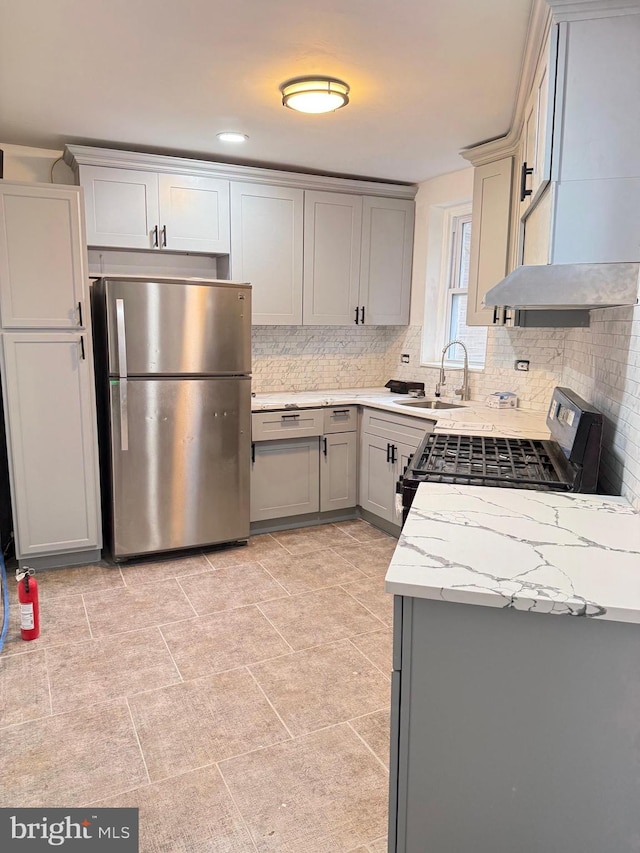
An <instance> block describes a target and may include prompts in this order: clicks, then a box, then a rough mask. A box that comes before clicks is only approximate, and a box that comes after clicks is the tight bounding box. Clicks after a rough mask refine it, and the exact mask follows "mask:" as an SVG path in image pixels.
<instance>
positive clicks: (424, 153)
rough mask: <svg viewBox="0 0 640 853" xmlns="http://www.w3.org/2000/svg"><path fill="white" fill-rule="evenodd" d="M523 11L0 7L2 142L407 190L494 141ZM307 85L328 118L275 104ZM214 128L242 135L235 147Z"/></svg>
mask: <svg viewBox="0 0 640 853" xmlns="http://www.w3.org/2000/svg"><path fill="white" fill-rule="evenodd" d="M530 7H531V0H339V2H338V0H322V2H313V3H312V2H308V0H298V2H294V0H227V2H225V0H0V139H1V140H2V141H3V142H5V143H12V144H16V145H33V146H38V147H46V148H61V147H62V146H63V145H64V143H66V142H77V143H84V144H96V145H106V146H113V147H119V148H130V149H135V150H149V151H163V152H166V153H175V154H182V155H185V156H199V157H204V158H208V159H213V160H216V159H218V160H229V161H236V162H246V163H252V164H262V165H277V166H282V167H288V168H294V169H296V168H297V169H300V170H302V171H305V170H307V171H321V172H329V173H332V174H345V175H358V176H362V177H371V178H379V179H388V180H395V181H410V182H414V181H421V180H424V179H425V178H428V177H432V176H433V175H438V174H443V173H445V172H450V171H453V170H455V169H459V168H462V167H463V166H464V165H466V164H465V161H464V160H462V159H461V158H460V156H459V153H458V152H459V150H460V149H461V148H463V147H465V146H468V145H471V144H473V143H476V142H480V141H483V140H485V139H489V138H492V137H495V136H499V135H502V134H503V133H506V132H507V131H508V129H509V125H510V122H511V115H512V110H513V106H514V102H515V96H516V89H517V85H518V79H519V74H520V65H521V61H522V55H523V52H524V43H525V37H526V30H527V23H528V18H529V12H530ZM311 73H321V74H330V75H335V76H337V77H339V78H341V79H343V80H346V81H347V82H348V83H349V84H350V85H351V103H350V104H349V105H348V106H347V107H345V108H344V109H342V110H339V111H338V112H336V113H329V114H327V115H321V116H311V115H303V114H301V113H295V112H293V111H291V110H287V109H285V108H284V107H282V105H281V103H280V94H279V92H278V86H279V84H280V83H281V82H283V81H284V80H286V79H288V78H290V77H294V76H298V75H302V74H311ZM221 130H240V131H242V132H244V133H247V134H248V135H249V137H250V138H249V140H248V142H246V143H245V144H244V145H243V146H242V148H241V149H239V148H238V147H237V146H236V147H233V148H231V147H230V146H229V145H228V144H227V145H225V144H223V143H221V142H219V141H218V140H217V139H216V133H218V132H219V131H221Z"/></svg>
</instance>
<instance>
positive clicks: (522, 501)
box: [385, 483, 640, 623]
mask: <svg viewBox="0 0 640 853" xmlns="http://www.w3.org/2000/svg"><path fill="white" fill-rule="evenodd" d="M385 588H386V590H387V592H390V593H394V594H396V595H407V596H414V597H417V598H427V599H435V600H438V601H450V602H458V603H461V604H480V605H483V606H485V607H500V608H513V609H515V610H526V611H535V612H539V613H558V614H569V615H572V616H589V617H597V618H598V619H606V620H611V621H615V622H634V623H640V515H639V514H638V513H636V512H635V511H634V510H633V509H632V507H631V506H630V505H629V504H628V503H627V501H626V500H625V499H624V498H619V497H609V496H605V495H579V494H564V493H559V492H538V491H531V490H526V489H502V488H487V487H484V486H450V485H442V484H437V483H422V484H421V485H420V487H419V488H418V491H417V493H416V496H415V498H414V501H413V504H412V507H411V511H410V513H409V516H408V518H407V521H406V523H405V526H404V529H403V532H402V535H401V537H400V540H399V542H398V546H397V548H396V551H395V554H394V556H393V559H392V561H391V565H390V566H389V570H388V572H387V576H386V583H385Z"/></svg>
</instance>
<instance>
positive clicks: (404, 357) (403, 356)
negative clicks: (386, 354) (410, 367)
mask: <svg viewBox="0 0 640 853" xmlns="http://www.w3.org/2000/svg"><path fill="white" fill-rule="evenodd" d="M400 362H401V363H402V364H409V353H408V352H403V353H402V354H401V356H400Z"/></svg>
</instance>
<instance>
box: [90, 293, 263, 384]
mask: <svg viewBox="0 0 640 853" xmlns="http://www.w3.org/2000/svg"><path fill="white" fill-rule="evenodd" d="M98 290H99V292H101V293H102V292H103V293H104V297H103V298H104V301H105V307H106V321H107V337H108V357H109V374H110V375H112V376H117V375H118V374H119V373H120V372H121V370H120V367H121V365H120V358H119V352H122V349H123V347H124V348H125V350H126V363H127V372H128V374H129V376H141V375H147V374H162V375H178V374H185V373H186V374H199V373H204V374H208V375H229V374H246V373H250V372H251V288H250V287H249V286H247V285H237V284H230V283H229V284H227V283H225V282H221V283H215V284H189V283H187V282H185V281H178V282H166V281H139V280H121V279H113V280H109V279H106V280H103V281H102V282H99V283H98ZM119 314H120V317H121V320H120V323H119V322H118V320H119V317H118V315H119ZM122 318H123V321H122ZM123 337H124V338H125V341H124V342H123Z"/></svg>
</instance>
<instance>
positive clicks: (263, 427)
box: [251, 409, 324, 441]
mask: <svg viewBox="0 0 640 853" xmlns="http://www.w3.org/2000/svg"><path fill="white" fill-rule="evenodd" d="M323 414H324V412H323V410H322V409H287V410H286V411H277V412H254V413H253V414H252V416H251V438H252V441H270V440H275V439H279V438H289V437H291V438H309V437H311V436H314V435H322V430H323Z"/></svg>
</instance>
